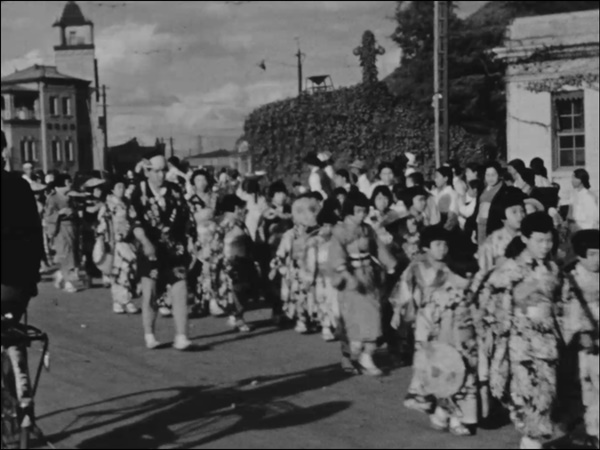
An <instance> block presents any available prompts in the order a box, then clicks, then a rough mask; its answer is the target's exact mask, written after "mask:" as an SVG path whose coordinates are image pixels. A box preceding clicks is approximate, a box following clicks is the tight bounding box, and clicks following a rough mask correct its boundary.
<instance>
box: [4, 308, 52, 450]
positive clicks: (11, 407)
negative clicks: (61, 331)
mask: <svg viewBox="0 0 600 450" xmlns="http://www.w3.org/2000/svg"><path fill="white" fill-rule="evenodd" d="M35 342H39V343H41V344H42V355H41V358H40V361H39V364H38V367H37V370H36V374H35V378H34V380H33V384H32V386H31V395H30V396H29V397H30V398H19V397H20V396H19V394H18V392H19V389H18V384H17V383H20V384H21V385H22V384H23V382H22V380H23V378H24V377H26V378H25V379H26V380H31V376H30V372H29V365H28V364H27V365H25V367H26V373H19V372H20V371H21V370H22V367H20V365H19V364H18V361H16V360H15V359H17V358H15V355H14V354H13V355H10V354H9V353H10V352H9V350H10V349H16V348H23V349H26V348H30V347H31V346H32V345H33V343H35ZM49 346H50V340H49V338H48V335H47V334H46V333H44V332H42V331H41V330H39V329H37V328H35V327H32V326H30V325H27V324H21V323H16V322H15V321H14V320H12V318H11V317H8V316H7V317H2V353H1V380H2V386H1V394H2V446H1V448H2V449H26V448H29V443H30V441H31V438H32V437H34V436H35V437H37V438H38V439H41V440H42V441H45V438H44V435H43V433H42V432H41V430H40V429H39V428H38V427H37V425H36V421H35V411H34V398H35V394H36V392H37V388H38V386H39V382H40V378H41V374H42V369H43V368H44V367H45V368H46V370H49V369H50V360H49V353H48V349H49ZM24 354H25V358H27V352H26V351H25V352H24ZM20 380H21V381H20ZM45 445H46V446H48V447H50V448H53V447H52V445H51V444H50V443H48V442H47V441H46V442H45Z"/></svg>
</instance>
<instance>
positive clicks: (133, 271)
mask: <svg viewBox="0 0 600 450" xmlns="http://www.w3.org/2000/svg"><path fill="white" fill-rule="evenodd" d="M124 196H125V184H124V182H122V181H117V182H115V183H114V186H113V189H112V194H111V195H109V196H108V197H107V198H106V202H105V204H104V205H103V206H102V208H101V210H100V212H99V214H98V217H99V224H98V228H97V229H96V233H97V234H98V235H103V236H104V241H105V242H106V243H108V246H109V248H110V250H111V252H112V256H113V266H112V270H111V274H110V290H111V294H112V299H113V311H114V312H115V314H123V313H125V312H127V313H129V314H137V313H138V309H137V307H136V306H135V305H134V304H133V303H132V300H133V298H134V297H135V295H136V293H137V283H138V277H137V257H136V247H135V245H134V244H133V235H132V231H131V226H130V224H129V219H128V205H127V203H125V199H124Z"/></svg>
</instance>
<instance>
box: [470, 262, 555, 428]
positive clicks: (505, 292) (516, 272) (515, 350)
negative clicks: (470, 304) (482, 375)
mask: <svg viewBox="0 0 600 450" xmlns="http://www.w3.org/2000/svg"><path fill="white" fill-rule="evenodd" d="M561 285H562V281H561V275H560V272H559V269H558V267H557V266H556V264H554V263H553V262H539V261H537V260H534V259H533V258H531V256H529V255H528V253H527V251H525V252H523V253H522V254H521V255H520V256H519V257H517V258H516V259H509V260H506V261H505V262H504V263H502V264H501V265H500V266H499V267H498V268H496V269H495V270H494V271H493V272H492V274H491V275H490V276H489V278H488V279H487V281H486V282H485V283H484V285H483V287H482V289H481V291H480V294H479V304H480V305H481V306H480V308H481V307H484V308H483V309H480V314H481V316H480V317H479V318H478V321H477V325H478V333H479V335H480V336H486V335H489V333H488V331H487V328H491V329H492V330H494V331H493V339H491V341H487V342H486V343H485V345H486V348H484V352H486V354H488V355H490V362H491V363H490V391H491V394H492V396H493V397H495V398H497V399H498V400H500V401H502V402H503V403H505V404H506V406H507V407H508V408H509V410H510V414H511V419H512V421H513V423H514V424H515V426H516V428H517V430H518V431H519V432H521V433H522V434H523V435H524V436H526V437H528V438H531V439H535V440H545V439H549V438H551V437H552V435H553V431H554V426H553V421H552V417H551V415H552V413H553V409H554V405H555V402H556V399H557V368H558V361H559V344H560V342H561V337H560V331H559V325H558V318H559V315H560V303H559V302H558V300H559V299H560V294H561V292H560V290H561Z"/></svg>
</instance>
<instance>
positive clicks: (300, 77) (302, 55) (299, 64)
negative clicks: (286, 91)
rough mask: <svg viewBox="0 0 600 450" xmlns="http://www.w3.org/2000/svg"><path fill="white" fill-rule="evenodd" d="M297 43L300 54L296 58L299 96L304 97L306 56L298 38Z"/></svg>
mask: <svg viewBox="0 0 600 450" xmlns="http://www.w3.org/2000/svg"><path fill="white" fill-rule="evenodd" d="M296 42H297V43H298V52H297V53H296V58H298V95H299V96H300V95H302V91H303V89H302V60H303V59H304V57H305V56H306V55H305V54H304V53H302V50H300V38H296Z"/></svg>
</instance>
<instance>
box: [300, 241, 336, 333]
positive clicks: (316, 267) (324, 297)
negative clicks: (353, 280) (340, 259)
mask: <svg viewBox="0 0 600 450" xmlns="http://www.w3.org/2000/svg"><path fill="white" fill-rule="evenodd" d="M306 247H307V248H306V262H305V264H304V267H305V268H306V272H307V277H308V278H307V284H308V285H310V286H312V289H311V292H310V294H309V295H310V296H311V297H312V298H313V301H311V302H309V304H312V305H314V308H315V309H316V316H317V318H318V320H319V322H320V324H321V326H322V327H323V329H329V330H331V331H334V330H337V329H338V323H339V317H340V308H339V303H338V292H337V290H336V289H335V287H334V286H333V283H332V281H331V272H330V270H329V264H328V262H329V251H330V248H331V239H330V238H327V237H326V236H324V235H323V234H322V233H320V232H319V233H318V234H315V235H312V236H311V237H309V239H308V241H307V243H306Z"/></svg>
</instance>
